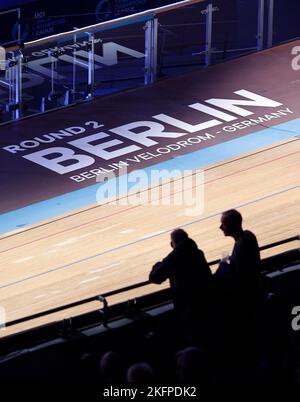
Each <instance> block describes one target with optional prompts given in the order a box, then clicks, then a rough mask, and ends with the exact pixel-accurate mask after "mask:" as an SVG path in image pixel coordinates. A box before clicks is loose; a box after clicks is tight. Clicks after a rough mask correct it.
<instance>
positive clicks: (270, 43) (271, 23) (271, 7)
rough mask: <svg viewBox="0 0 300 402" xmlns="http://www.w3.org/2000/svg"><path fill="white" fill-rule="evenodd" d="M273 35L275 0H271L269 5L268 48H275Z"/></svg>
mask: <svg viewBox="0 0 300 402" xmlns="http://www.w3.org/2000/svg"><path fill="white" fill-rule="evenodd" d="M273 34H274V0H269V4H268V38H267V47H268V48H270V47H272V46H273Z"/></svg>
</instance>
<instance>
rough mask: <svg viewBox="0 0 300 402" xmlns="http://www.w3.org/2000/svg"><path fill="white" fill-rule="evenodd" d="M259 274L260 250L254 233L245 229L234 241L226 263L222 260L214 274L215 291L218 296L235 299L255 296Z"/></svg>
mask: <svg viewBox="0 0 300 402" xmlns="http://www.w3.org/2000/svg"><path fill="white" fill-rule="evenodd" d="M259 275H260V252H259V247H258V243H257V240H256V237H255V235H254V234H253V233H252V232H250V231H249V230H245V231H244V232H243V235H242V236H241V237H240V238H239V239H238V240H237V241H236V242H235V244H234V247H233V250H232V254H231V256H230V258H229V261H228V263H226V262H224V261H222V262H221V263H220V265H219V268H218V270H217V271H216V273H215V275H214V284H215V287H216V289H215V290H216V293H217V294H218V295H219V297H224V296H226V295H227V296H229V297H232V298H233V300H232V302H233V303H237V300H239V302H241V299H248V298H249V297H251V296H255V294H256V292H257V289H258V281H259Z"/></svg>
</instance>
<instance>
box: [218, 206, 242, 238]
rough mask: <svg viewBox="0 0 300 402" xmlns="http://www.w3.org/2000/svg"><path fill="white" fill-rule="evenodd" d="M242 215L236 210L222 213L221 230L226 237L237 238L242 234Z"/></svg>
mask: <svg viewBox="0 0 300 402" xmlns="http://www.w3.org/2000/svg"><path fill="white" fill-rule="evenodd" d="M242 221H243V218H242V215H241V214H240V213H239V212H238V211H237V210H236V209H230V210H228V211H225V212H223V213H222V216H221V226H220V229H221V230H222V231H223V232H224V235H225V236H232V237H236V236H237V235H238V234H239V233H241V232H242V230H243V229H242Z"/></svg>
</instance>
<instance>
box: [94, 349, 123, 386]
mask: <svg viewBox="0 0 300 402" xmlns="http://www.w3.org/2000/svg"><path fill="white" fill-rule="evenodd" d="M99 368H100V375H101V381H102V382H103V383H104V384H120V383H121V382H122V381H123V380H124V377H123V364H122V361H121V359H120V356H119V355H118V354H116V353H115V352H106V353H104V355H103V356H102V357H101V358H100V361H99Z"/></svg>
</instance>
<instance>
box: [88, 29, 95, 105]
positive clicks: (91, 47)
mask: <svg viewBox="0 0 300 402" xmlns="http://www.w3.org/2000/svg"><path fill="white" fill-rule="evenodd" d="M88 35H89V43H88V54H89V59H88V93H87V97H86V98H87V99H91V98H93V97H94V91H95V62H94V60H95V58H94V56H95V37H94V34H92V33H89V32H88Z"/></svg>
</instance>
